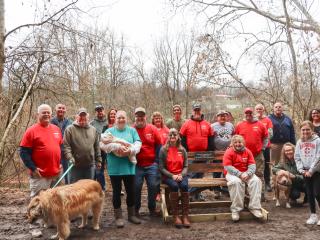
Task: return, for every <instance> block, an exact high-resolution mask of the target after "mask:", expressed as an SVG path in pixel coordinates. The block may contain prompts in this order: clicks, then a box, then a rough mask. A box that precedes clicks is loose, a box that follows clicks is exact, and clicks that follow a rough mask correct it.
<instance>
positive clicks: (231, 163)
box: [223, 135, 262, 222]
mask: <svg viewBox="0 0 320 240" xmlns="http://www.w3.org/2000/svg"><path fill="white" fill-rule="evenodd" d="M223 166H224V169H225V175H226V180H227V182H228V183H227V185H228V189H229V193H230V199H231V202H232V204H231V207H230V209H231V217H232V220H233V221H235V222H236V221H239V218H240V215H239V213H240V211H241V210H242V209H243V207H244V197H245V186H246V185H247V186H248V193H249V195H250V202H249V206H248V208H249V210H250V212H251V213H252V214H253V215H254V216H255V217H257V218H262V212H261V201H260V200H261V199H260V198H261V180H260V179H259V178H258V177H257V176H256V175H255V171H256V164H255V161H254V158H253V155H252V153H251V151H250V150H249V149H248V148H246V147H245V141H244V139H243V137H242V136H240V135H234V136H233V137H232V138H231V147H230V148H228V149H227V151H226V152H225V154H224V156H223Z"/></svg>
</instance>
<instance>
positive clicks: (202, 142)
mask: <svg viewBox="0 0 320 240" xmlns="http://www.w3.org/2000/svg"><path fill="white" fill-rule="evenodd" d="M180 134H181V136H183V137H186V138H187V147H188V151H189V152H200V151H207V149H208V138H209V137H210V136H213V130H212V128H211V126H210V123H208V122H207V121H205V120H201V121H195V120H192V119H189V120H187V121H186V122H185V123H184V124H183V125H182V127H181V129H180Z"/></svg>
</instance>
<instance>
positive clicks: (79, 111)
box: [77, 108, 88, 115]
mask: <svg viewBox="0 0 320 240" xmlns="http://www.w3.org/2000/svg"><path fill="white" fill-rule="evenodd" d="M83 113H85V114H86V115H87V114H88V111H87V109H85V108H79V110H78V113H77V114H78V115H80V114H83Z"/></svg>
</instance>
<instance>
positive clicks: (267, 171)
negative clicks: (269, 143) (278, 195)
mask: <svg viewBox="0 0 320 240" xmlns="http://www.w3.org/2000/svg"><path fill="white" fill-rule="evenodd" d="M263 157H264V182H265V183H266V184H270V147H267V148H266V149H265V150H263Z"/></svg>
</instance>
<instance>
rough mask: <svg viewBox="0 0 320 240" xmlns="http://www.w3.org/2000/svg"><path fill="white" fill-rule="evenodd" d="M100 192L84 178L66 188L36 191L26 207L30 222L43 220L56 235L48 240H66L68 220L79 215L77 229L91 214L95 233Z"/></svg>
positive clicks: (91, 181) (99, 213) (101, 203)
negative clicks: (79, 223)
mask: <svg viewBox="0 0 320 240" xmlns="http://www.w3.org/2000/svg"><path fill="white" fill-rule="evenodd" d="M103 200H104V193H103V191H102V189H101V186H100V184H99V183H98V182H96V181H93V180H89V179H85V180H79V181H78V182H76V183H74V184H70V185H65V186H61V187H56V188H53V189H48V190H46V191H42V192H40V194H39V195H38V196H36V197H34V198H33V199H32V200H31V201H30V203H29V206H28V218H29V220H30V222H33V221H34V220H37V219H39V218H40V219H43V220H44V222H45V223H46V225H51V224H53V225H55V226H56V227H57V234H56V235H54V236H52V237H51V239H54V238H57V237H59V240H63V239H67V238H68V236H69V235H70V220H72V219H74V218H76V217H78V216H80V215H81V216H82V223H81V225H80V226H79V228H83V227H84V226H85V225H86V224H87V215H88V213H89V211H90V210H91V211H92V214H93V229H94V230H99V220H100V215H101V210H102V205H103Z"/></svg>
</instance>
